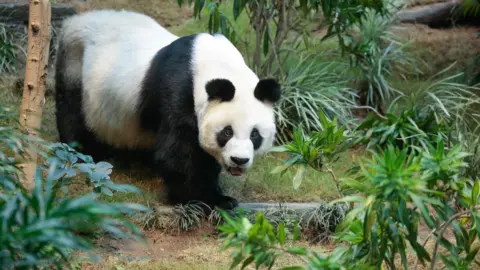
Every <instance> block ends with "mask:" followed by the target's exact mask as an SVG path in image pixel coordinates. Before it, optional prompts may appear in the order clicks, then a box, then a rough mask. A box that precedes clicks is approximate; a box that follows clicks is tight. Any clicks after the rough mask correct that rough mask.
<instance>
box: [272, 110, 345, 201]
mask: <svg viewBox="0 0 480 270" xmlns="http://www.w3.org/2000/svg"><path fill="white" fill-rule="evenodd" d="M318 119H319V121H320V125H321V126H322V130H320V131H313V132H312V133H311V134H310V135H305V134H304V133H303V131H302V130H301V129H297V130H296V131H295V132H294V140H293V142H291V143H289V144H286V145H283V146H279V147H276V148H274V149H272V152H286V153H288V154H289V155H290V158H288V159H287V160H285V162H284V164H283V165H282V166H279V167H277V168H275V169H274V171H273V172H272V173H284V172H285V171H287V170H288V169H290V168H292V167H296V168H297V173H296V174H295V177H294V179H293V188H294V189H297V188H298V187H299V186H300V184H301V182H302V180H303V177H304V174H305V171H306V169H307V167H308V166H310V167H312V168H314V169H315V170H318V171H325V172H328V173H329V174H330V175H331V177H332V180H333V181H334V182H335V185H336V187H337V190H338V192H339V194H340V195H342V191H341V190H342V189H341V186H340V183H339V180H338V179H337V177H336V175H335V173H334V172H333V170H332V167H331V165H332V163H333V162H335V161H337V160H338V154H339V153H340V152H341V151H343V150H345V149H346V148H347V147H348V144H347V142H348V141H347V139H348V138H347V137H346V136H345V129H344V128H343V127H339V126H338V123H337V118H334V119H333V120H330V119H328V118H327V117H326V115H325V114H324V113H323V112H320V113H319V118H318Z"/></svg>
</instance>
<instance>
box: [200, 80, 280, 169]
mask: <svg viewBox="0 0 480 270" xmlns="http://www.w3.org/2000/svg"><path fill="white" fill-rule="evenodd" d="M250 78H252V77H250ZM253 78H256V76H254V77H253ZM205 91H206V93H207V95H208V102H207V105H206V108H205V109H204V113H203V114H202V117H201V118H200V119H199V120H200V121H199V141H200V145H201V147H202V148H203V149H205V150H206V151H207V152H208V153H210V154H211V155H212V156H214V157H215V158H216V159H217V161H218V162H219V163H220V164H221V165H222V166H223V167H224V168H225V169H226V170H227V171H228V172H229V173H230V174H231V175H235V176H238V175H242V174H243V173H244V172H245V170H246V169H248V168H250V167H251V166H252V163H253V161H254V158H255V156H256V155H257V154H261V153H265V152H266V151H267V150H268V149H269V148H270V147H271V146H272V145H273V142H274V139H275V131H276V127H275V116H274V109H273V104H274V103H275V102H277V101H278V100H279V99H280V96H281V89H280V86H279V84H278V83H277V82H276V81H275V80H274V79H261V80H259V79H258V78H256V79H255V80H251V81H250V82H249V81H248V80H246V81H245V80H244V81H238V80H237V81H236V85H234V83H232V81H231V80H228V79H211V80H208V81H207V82H206V83H205Z"/></svg>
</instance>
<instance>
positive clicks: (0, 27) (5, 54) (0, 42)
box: [0, 23, 21, 73]
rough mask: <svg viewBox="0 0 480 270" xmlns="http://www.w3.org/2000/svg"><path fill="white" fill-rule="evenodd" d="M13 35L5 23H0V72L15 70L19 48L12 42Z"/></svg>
mask: <svg viewBox="0 0 480 270" xmlns="http://www.w3.org/2000/svg"><path fill="white" fill-rule="evenodd" d="M14 40H15V35H14V33H12V31H10V29H9V28H8V26H7V25H5V24H2V23H0V73H8V72H12V71H15V64H16V62H17V51H18V50H21V48H19V46H17V45H16V44H15V42H14Z"/></svg>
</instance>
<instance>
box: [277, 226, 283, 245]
mask: <svg viewBox="0 0 480 270" xmlns="http://www.w3.org/2000/svg"><path fill="white" fill-rule="evenodd" d="M277 230H278V241H279V242H280V245H282V246H283V245H284V244H285V225H284V224H283V221H282V222H280V224H279V225H278V228H277Z"/></svg>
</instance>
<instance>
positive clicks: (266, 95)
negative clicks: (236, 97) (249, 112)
mask: <svg viewBox="0 0 480 270" xmlns="http://www.w3.org/2000/svg"><path fill="white" fill-rule="evenodd" d="M254 95H255V97H256V98H257V99H258V100H260V101H262V102H265V101H269V102H271V103H275V102H277V101H278V100H279V99H280V96H281V95H282V90H281V89H280V85H279V84H278V82H277V81H276V80H275V79H262V80H260V81H259V82H258V84H257V86H256V87H255V91H254Z"/></svg>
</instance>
